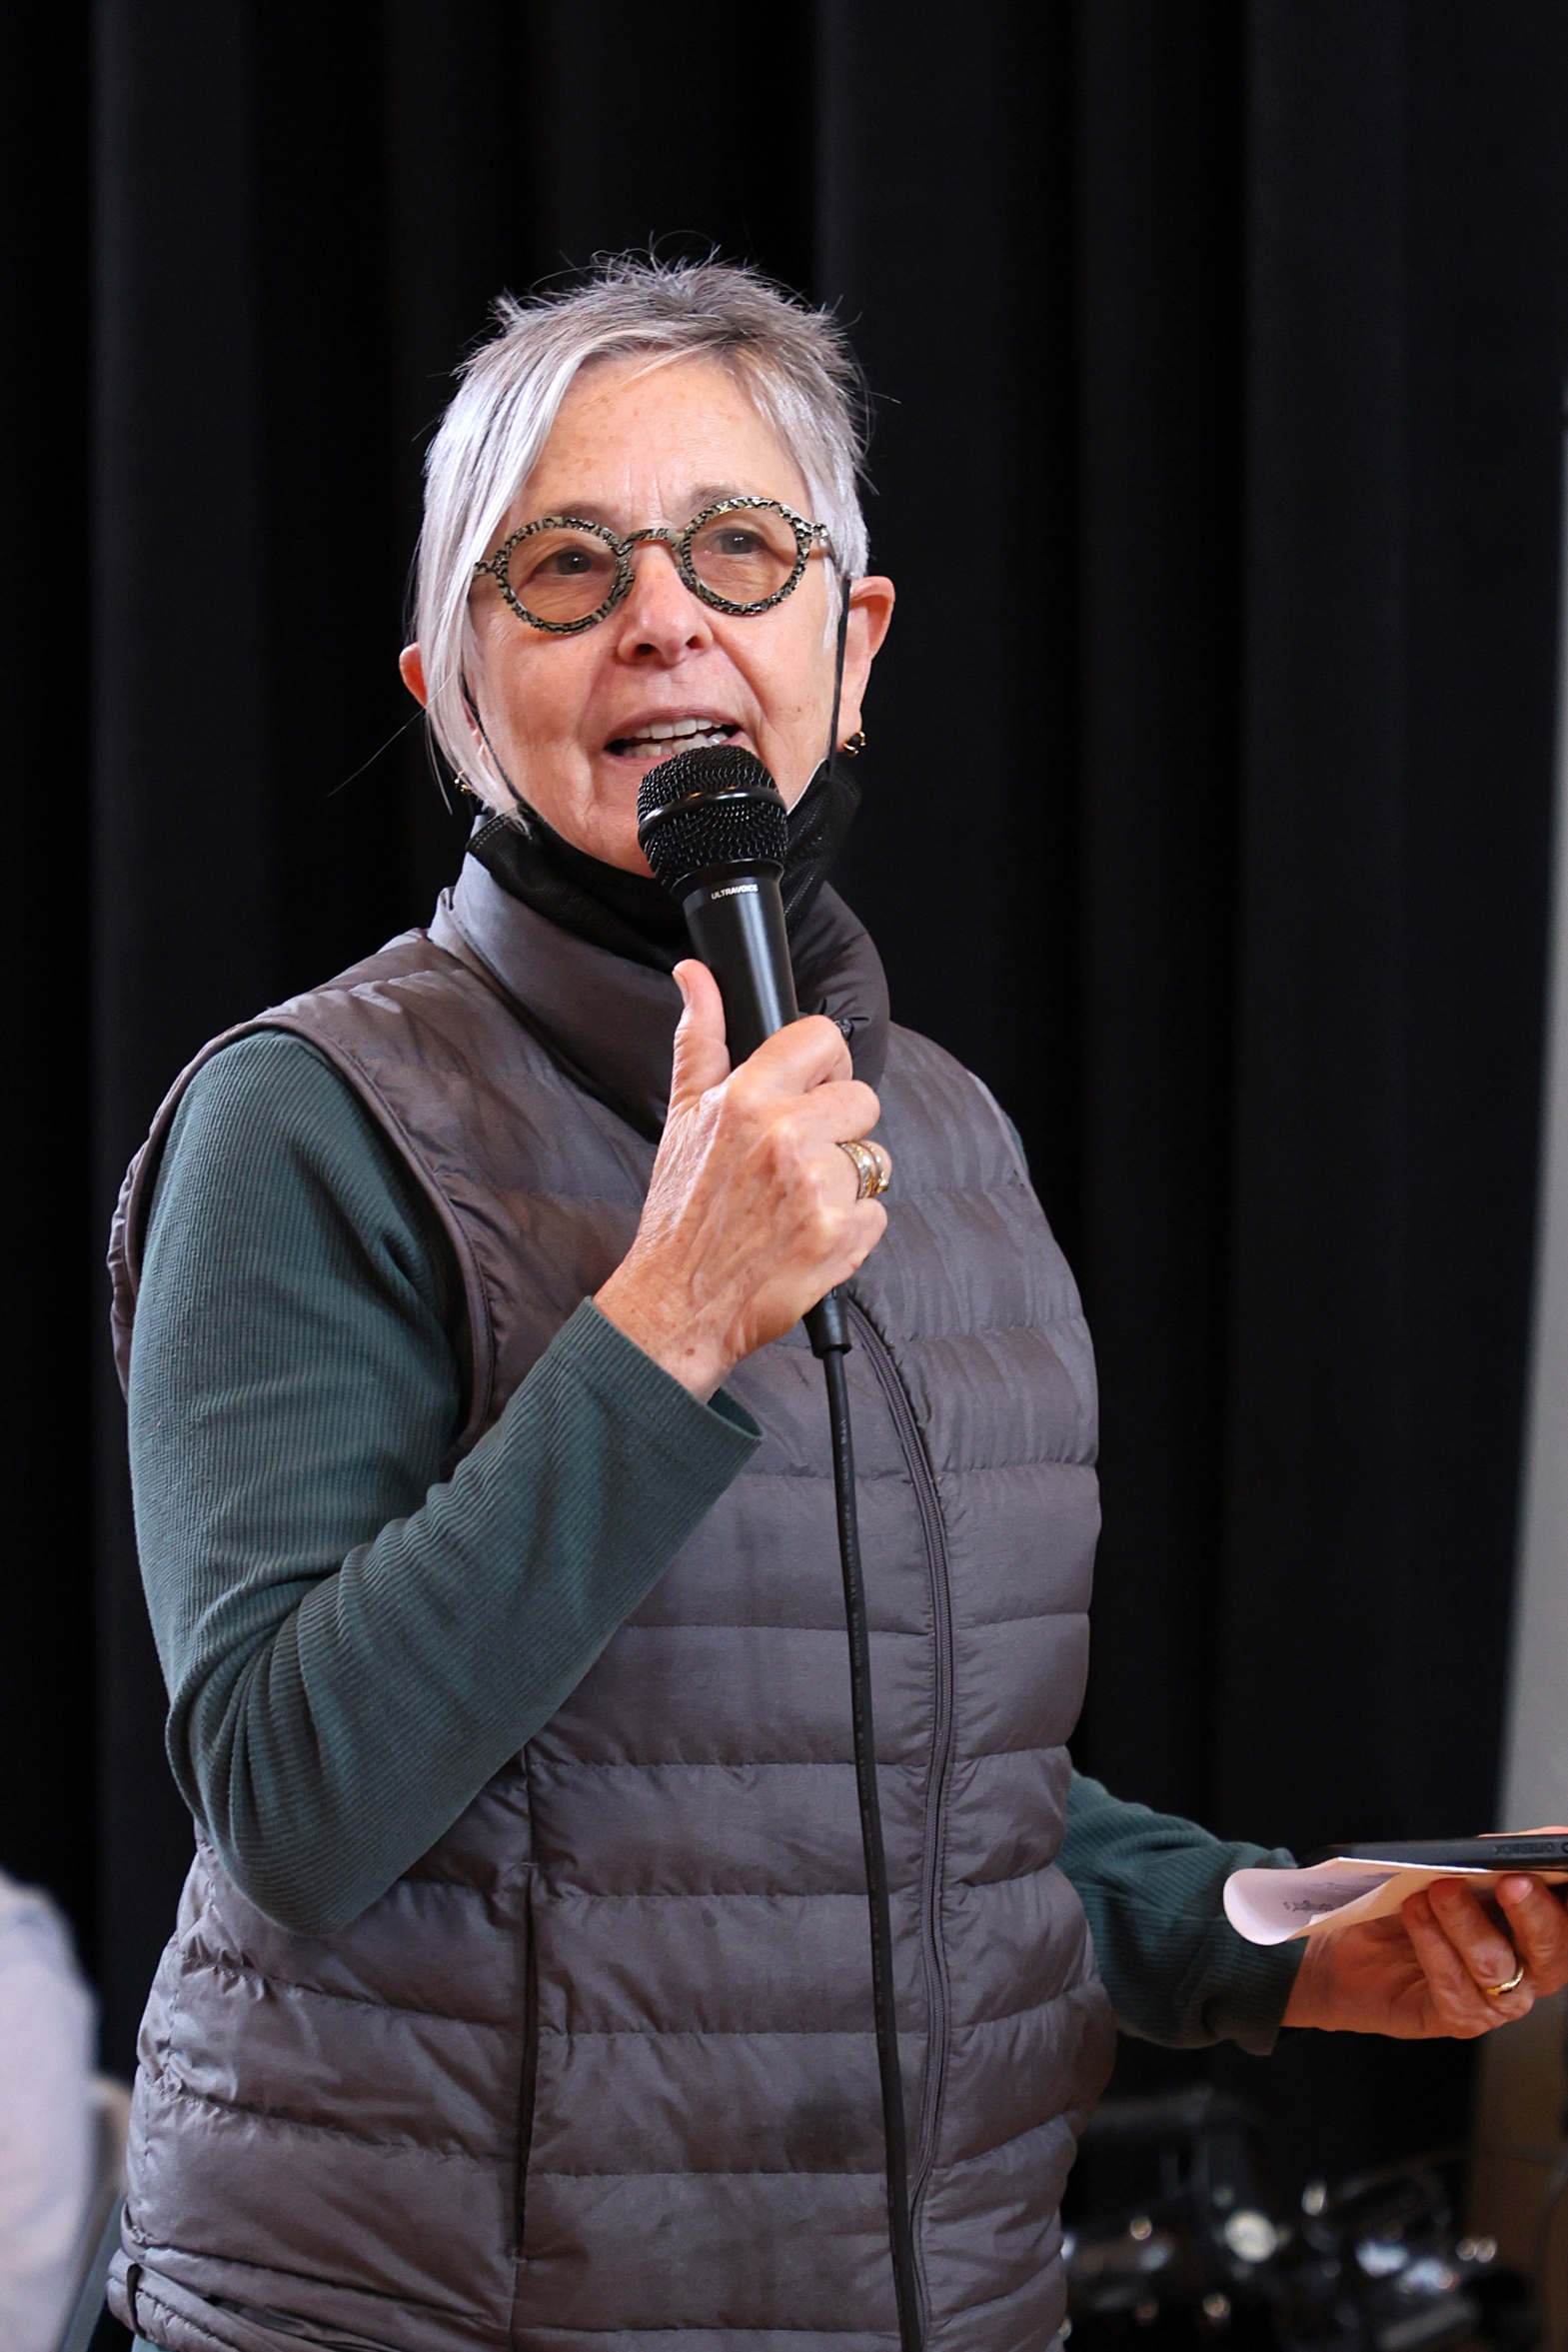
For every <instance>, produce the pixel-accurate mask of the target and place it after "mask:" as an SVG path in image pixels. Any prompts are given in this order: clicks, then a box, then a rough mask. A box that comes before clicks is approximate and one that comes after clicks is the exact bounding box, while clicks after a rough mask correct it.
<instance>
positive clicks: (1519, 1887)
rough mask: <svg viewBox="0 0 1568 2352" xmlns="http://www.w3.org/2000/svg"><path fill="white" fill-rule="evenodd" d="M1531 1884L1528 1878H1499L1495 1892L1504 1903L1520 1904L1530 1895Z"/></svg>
mask: <svg viewBox="0 0 1568 2352" xmlns="http://www.w3.org/2000/svg"><path fill="white" fill-rule="evenodd" d="M1531 1883H1532V1882H1531V1880H1529V1879H1528V1878H1499V1880H1498V1881H1497V1891H1498V1894H1499V1895H1500V1896H1501V1898H1502V1900H1503V1901H1504V1902H1505V1903H1522V1902H1524V1901H1525V1899H1526V1898H1527V1897H1528V1895H1529V1893H1530V1889H1531Z"/></svg>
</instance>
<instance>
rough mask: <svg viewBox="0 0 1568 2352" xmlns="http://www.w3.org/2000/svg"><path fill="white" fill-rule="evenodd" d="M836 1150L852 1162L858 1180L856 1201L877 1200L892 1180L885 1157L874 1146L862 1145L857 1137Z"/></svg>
mask: <svg viewBox="0 0 1568 2352" xmlns="http://www.w3.org/2000/svg"><path fill="white" fill-rule="evenodd" d="M838 1149H839V1151H840V1152H842V1153H844V1154H845V1155H846V1157H847V1158H848V1159H850V1160H852V1161H853V1163H854V1173H855V1175H856V1176H858V1177H859V1179H860V1188H859V1190H858V1191H857V1192H856V1194H855V1198H856V1200H876V1199H879V1198H880V1196H881V1194H882V1193H883V1192H885V1191H886V1189H887V1186H888V1184H889V1183H890V1182H891V1180H892V1178H891V1175H890V1172H889V1170H888V1165H887V1159H886V1155H885V1154H884V1153H882V1152H881V1151H879V1150H878V1149H877V1147H876V1145H874V1144H867V1143H864V1142H862V1141H861V1140H860V1138H859V1137H855V1138H854V1140H853V1141H852V1142H850V1143H847V1144H840V1145H839V1146H838Z"/></svg>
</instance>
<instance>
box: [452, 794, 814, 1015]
mask: <svg viewBox="0 0 1568 2352" xmlns="http://www.w3.org/2000/svg"><path fill="white" fill-rule="evenodd" d="M859 802H860V793H859V787H858V786H857V785H855V784H854V783H853V782H852V781H851V780H850V778H848V777H847V776H845V775H844V774H843V772H842V771H841V769H840V768H839V767H838V765H837V763H836V761H824V762H823V763H822V766H821V767H820V768H818V770H817V771H816V774H815V775H814V776H813V777H812V779H811V781H810V783H809V784H808V785H807V787H806V789H805V791H804V792H803V793H802V794H801V796H800V798H799V800H798V801H797V802H796V803H795V805H794V807H793V808H792V809H791V810H790V812H789V855H788V860H787V862H786V864H785V866H784V921H785V924H786V926H787V928H788V932H789V937H790V939H791V941H793V939H794V937H795V934H796V932H797V931H798V930H799V928H800V926H801V925H802V924H803V923H804V921H805V918H806V916H807V915H808V914H809V912H810V909H811V905H812V902H813V901H814V899H815V897H816V894H817V892H818V891H819V890H820V888H821V886H822V883H823V881H824V879H825V877H826V873H827V869H828V867H829V866H830V865H831V864H832V861H833V859H834V858H835V857H836V856H837V853H838V849H839V846H840V844H841V843H842V841H843V837H844V835H845V834H846V833H847V832H848V830H849V826H850V823H851V821H852V819H853V817H854V813H855V810H856V809H857V808H858V807H859ZM468 848H469V856H470V857H471V858H475V859H477V860H478V861H479V863H480V865H481V866H483V867H485V868H486V870H487V871H488V872H489V873H490V874H491V875H492V877H493V878H494V879H495V881H497V882H498V883H500V885H501V887H502V889H503V890H504V891H507V892H509V893H510V894H511V896H512V897H513V898H515V899H521V900H522V902H523V904H524V906H526V907H532V908H533V909H534V911H535V913H536V914H538V915H543V916H546V917H547V918H548V919H549V921H550V922H552V923H558V924H560V926H561V928H562V929H563V930H564V931H569V932H572V933H575V935H576V936H577V937H578V938H579V939H581V940H587V941H589V942H590V944H591V945H592V946H594V947H596V948H607V949H608V950H609V951H610V953H611V954H612V955H613V956H625V957H626V958H627V959H628V960H629V961H630V962H631V963H633V964H642V965H646V966H647V967H648V968H649V969H650V970H651V971H654V972H673V971H674V970H675V967H676V966H677V965H678V964H679V963H680V961H681V959H682V957H683V956H686V955H689V954H690V953H691V943H690V941H689V940H688V937H687V929H686V918H685V916H684V915H683V914H682V912H681V910H680V908H679V907H678V906H677V905H676V902H675V901H674V899H672V898H671V897H670V895H669V893H668V892H667V891H666V890H665V889H664V888H663V886H662V885H661V884H659V883H657V882H655V881H654V879H653V877H652V875H647V874H627V873H625V872H624V871H623V870H622V869H621V868H620V867H619V866H607V865H605V864H604V863H603V861H602V860H601V859H598V858H591V857H589V856H588V854H587V852H586V851H584V850H579V849H575V848H574V847H573V845H572V843H571V842H569V841H564V840H563V839H562V837H561V835H560V834H559V833H557V832H556V831H555V829H554V828H553V827H552V826H549V825H547V824H546V823H545V820H544V819H543V817H541V816H540V815H539V814H538V812H537V811H536V810H534V809H530V808H528V807H526V806H522V805H520V807H519V809H518V811H517V813H516V814H515V815H514V816H510V817H500V816H494V817H482V818H481V819H480V821H479V823H478V824H477V825H476V827H475V829H474V832H473V835H472V837H471V838H470V841H469V845H468Z"/></svg>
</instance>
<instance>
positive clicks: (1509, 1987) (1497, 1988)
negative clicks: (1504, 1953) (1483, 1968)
mask: <svg viewBox="0 0 1568 2352" xmlns="http://www.w3.org/2000/svg"><path fill="white" fill-rule="evenodd" d="M1523 1982H1524V1962H1523V1961H1522V1960H1521V1961H1520V1963H1519V1965H1518V1967H1517V1968H1516V1969H1515V1970H1514V1972H1513V1974H1512V1976H1510V1977H1509V1979H1508V1981H1507V1983H1506V1984H1483V1985H1482V1987H1481V1990H1482V1992H1484V1993H1485V1995H1486V1997H1487V1999H1488V2000H1489V2001H1500V2000H1501V1999H1502V1997H1503V1995H1504V1993H1516V1992H1517V1991H1518V1990H1519V1987H1520V1985H1521V1984H1523Z"/></svg>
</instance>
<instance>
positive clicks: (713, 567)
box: [692, 507, 800, 605]
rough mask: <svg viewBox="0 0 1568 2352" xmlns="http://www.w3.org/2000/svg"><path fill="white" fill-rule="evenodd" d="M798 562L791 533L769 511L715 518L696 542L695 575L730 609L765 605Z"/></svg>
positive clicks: (733, 511) (737, 510)
mask: <svg viewBox="0 0 1568 2352" xmlns="http://www.w3.org/2000/svg"><path fill="white" fill-rule="evenodd" d="M799 560H800V554H799V549H798V547H797V546H796V544H795V536H794V531H793V529H792V527H791V526H790V525H789V524H788V523H787V522H786V521H785V519H784V516H783V515H776V514H775V513H773V511H772V510H771V509H770V508H768V507H731V508H728V509H727V510H726V511H725V512H724V513H723V514H719V515H711V516H710V517H709V519H708V521H707V522H706V523H705V524H704V525H703V528H702V530H701V531H700V532H699V533H698V534H697V537H696V538H695V539H694V540H693V542H692V569H693V571H694V572H695V573H696V574H697V577H698V579H699V580H701V582H702V583H703V586H704V587H705V588H706V589H709V590H711V591H712V593H713V594H714V595H715V596H717V597H723V599H724V601H725V603H726V604H727V605H762V604H766V603H767V602H768V600H769V598H770V597H774V596H777V595H778V594H779V591H780V590H781V589H782V588H783V587H784V586H785V585H786V583H787V582H788V579H789V576H790V574H791V573H792V572H793V571H794V570H795V568H796V566H797V565H798V563H799Z"/></svg>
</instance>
